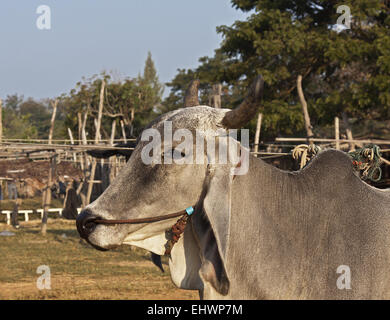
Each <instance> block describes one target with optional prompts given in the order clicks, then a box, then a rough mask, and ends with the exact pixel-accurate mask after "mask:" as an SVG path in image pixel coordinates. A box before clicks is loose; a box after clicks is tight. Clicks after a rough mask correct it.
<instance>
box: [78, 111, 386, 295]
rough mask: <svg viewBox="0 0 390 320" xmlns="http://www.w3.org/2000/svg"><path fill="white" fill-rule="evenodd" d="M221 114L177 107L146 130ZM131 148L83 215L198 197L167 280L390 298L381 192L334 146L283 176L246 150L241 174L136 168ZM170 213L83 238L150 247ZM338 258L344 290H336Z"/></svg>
mask: <svg viewBox="0 0 390 320" xmlns="http://www.w3.org/2000/svg"><path fill="white" fill-rule="evenodd" d="M228 111H229V110H224V109H219V110H216V109H212V108H208V107H201V106H199V107H194V108H186V109H182V110H176V111H173V112H171V113H168V114H166V115H164V116H162V117H160V118H159V119H157V120H156V121H154V122H153V123H151V124H150V126H151V127H154V128H157V129H159V130H162V129H161V128H162V123H163V121H165V120H171V121H172V122H173V127H174V128H173V129H174V130H176V129H178V128H189V129H191V130H195V129H199V130H205V129H217V128H218V127H220V124H221V121H222V119H223V117H224V114H225V113H226V112H228ZM142 147H143V144H142V143H141V142H140V143H139V144H138V145H137V147H136V149H135V150H134V152H133V153H132V155H131V158H130V160H129V162H128V163H127V166H126V168H124V170H123V171H122V172H121V174H120V175H119V176H118V177H117V178H116V180H115V181H114V182H113V184H112V185H110V187H109V188H107V189H106V190H105V192H104V193H103V194H102V196H101V197H99V199H97V200H96V201H95V202H93V203H92V204H91V205H89V206H88V207H87V208H86V210H85V212H86V213H85V214H84V217H85V216H88V215H94V216H99V217H103V218H105V219H131V218H142V217H153V216H156V215H162V214H169V213H172V212H177V211H179V210H183V209H184V208H186V207H188V206H189V205H193V204H194V203H197V210H196V212H195V213H194V214H193V215H192V218H191V221H190V223H189V224H188V225H187V228H186V230H185V232H184V235H183V236H182V238H181V239H180V240H179V242H178V243H177V244H176V245H175V246H174V247H173V250H172V254H171V257H170V259H169V265H170V270H171V275H172V280H173V282H174V283H175V284H176V285H177V286H179V287H181V288H183V289H190V290H199V293H200V296H201V298H205V299H214V298H218V299H376V298H379V299H383V298H387V299H388V298H390V277H389V276H388V269H389V262H390V259H389V253H390V251H389V244H390V232H389V231H390V230H389V227H390V192H389V191H382V190H378V189H375V188H373V187H371V186H369V185H367V184H366V183H364V182H362V181H361V180H360V179H359V178H358V177H357V175H356V174H355V173H354V171H353V168H352V163H351V160H350V158H349V157H348V156H347V155H345V154H344V153H342V152H339V151H334V150H330V151H324V152H322V153H320V154H319V155H318V156H317V157H316V158H315V159H314V160H313V161H312V162H311V163H310V164H309V165H308V166H307V167H306V168H304V169H303V170H301V171H299V172H293V173H291V172H284V171H281V170H279V169H277V168H274V167H272V166H270V165H268V164H266V163H265V162H263V161H262V160H260V159H258V158H254V157H252V156H251V157H250V164H249V172H248V173H247V174H246V175H243V176H236V177H235V178H234V179H233V177H232V176H231V175H230V169H231V165H207V164H205V165H155V166H153V165H152V166H146V165H144V164H143V163H142V162H141V161H140V150H141V148H142ZM176 220H177V219H170V220H167V221H162V222H157V223H152V224H143V225H117V226H104V225H98V226H97V227H96V228H95V229H93V231H91V233H90V234H89V235H88V237H87V240H88V241H89V242H90V243H91V244H93V245H94V246H95V247H97V248H104V249H110V248H112V247H115V246H117V245H120V244H123V243H125V244H130V245H138V246H140V247H142V248H144V249H146V250H149V251H152V252H154V253H155V254H158V255H161V254H163V253H164V245H165V243H166V238H165V230H166V229H168V228H169V227H170V226H172V225H173V224H174V223H175V222H176ZM79 223H81V222H80V221H79ZM342 265H345V266H348V267H349V268H350V271H351V289H350V290H347V289H344V290H340V289H338V287H337V281H338V278H339V277H340V276H342V274H338V273H337V269H338V267H339V266H342Z"/></svg>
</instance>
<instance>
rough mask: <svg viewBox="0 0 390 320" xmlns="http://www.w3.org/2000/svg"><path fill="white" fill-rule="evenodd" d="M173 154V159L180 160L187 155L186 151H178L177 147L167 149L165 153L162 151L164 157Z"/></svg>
mask: <svg viewBox="0 0 390 320" xmlns="http://www.w3.org/2000/svg"><path fill="white" fill-rule="evenodd" d="M169 156H171V157H172V159H177V160H180V159H183V158H185V157H186V153H185V152H184V151H178V150H176V149H173V150H169V151H166V152H164V153H162V158H163V159H164V158H167V157H169Z"/></svg>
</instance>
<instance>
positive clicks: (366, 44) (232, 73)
mask: <svg viewBox="0 0 390 320" xmlns="http://www.w3.org/2000/svg"><path fill="white" fill-rule="evenodd" d="M231 2H232V5H233V7H235V8H236V9H239V10H242V11H245V12H250V13H251V14H250V15H249V17H248V18H247V19H246V20H245V21H236V22H235V23H234V24H233V25H232V26H220V27H218V28H217V31H218V33H220V34H221V35H222V37H223V41H222V44H221V46H220V48H218V49H217V50H216V51H215V55H214V57H203V58H201V59H200V60H199V62H200V65H199V67H197V68H196V69H195V70H179V73H178V74H177V76H176V77H175V79H174V80H173V81H172V82H171V83H169V84H168V86H170V87H171V93H170V95H169V97H168V98H167V100H166V101H165V102H164V105H166V107H165V108H166V109H169V107H168V106H170V108H176V107H179V105H180V104H182V97H183V88H186V86H187V85H188V83H189V81H190V80H192V79H193V78H195V77H197V78H199V79H200V80H201V83H202V84H203V90H204V89H205V86H206V83H208V84H210V83H215V82H221V83H223V85H224V97H223V99H224V103H223V107H227V108H231V107H233V106H235V105H236V104H237V103H238V101H240V99H242V98H243V95H244V94H245V91H246V88H247V87H248V85H249V83H250V82H251V80H252V79H253V78H254V76H256V75H257V74H262V75H263V77H264V79H265V82H266V88H265V94H264V102H263V106H262V107H261V112H263V113H264V125H263V129H264V131H265V132H266V133H267V135H268V136H277V135H291V134H295V135H305V132H304V122H303V116H302V113H301V111H300V110H301V106H300V102H299V99H298V95H297V90H296V83H297V77H298V75H302V76H303V78H304V80H303V88H304V92H305V97H306V100H307V101H308V105H309V113H310V115H311V118H312V119H311V120H312V125H314V130H315V132H318V130H320V127H322V126H326V125H329V124H330V123H331V122H332V121H333V119H334V117H335V116H341V114H342V113H343V112H345V113H347V114H348V115H349V117H354V118H357V119H383V118H387V119H388V118H389V116H390V94H389V92H390V91H389V89H390V87H389V86H390V54H389V53H390V32H389V27H390V16H389V13H390V7H389V4H388V2H384V1H380V0H358V1H346V2H343V3H342V4H344V5H348V6H349V7H350V9H351V14H352V23H351V28H350V29H345V28H344V29H343V28H340V27H336V26H335V24H336V22H337V19H338V18H339V16H340V15H341V13H337V7H338V6H339V5H340V2H339V1H335V0H331V1H324V0H316V1H305V0H277V1H274V0H272V1H271V0H232V1H231ZM232 88H234V91H233V89H232ZM206 89H207V88H206ZM254 122H255V120H254V121H253V122H252V124H251V127H252V128H253V126H254Z"/></svg>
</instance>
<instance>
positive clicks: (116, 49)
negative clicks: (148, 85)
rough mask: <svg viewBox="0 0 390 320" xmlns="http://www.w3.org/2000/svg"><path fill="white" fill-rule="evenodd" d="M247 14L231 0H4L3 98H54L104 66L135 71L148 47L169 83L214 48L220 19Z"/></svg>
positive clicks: (0, 32)
mask: <svg viewBox="0 0 390 320" xmlns="http://www.w3.org/2000/svg"><path fill="white" fill-rule="evenodd" d="M40 5H47V6H49V7H50V10H51V29H50V30H39V29H38V27H37V25H36V23H37V19H38V17H39V16H40V15H39V14H38V13H37V12H36V11H37V8H38V7H39V6H40ZM246 16H247V15H246V14H243V13H241V12H240V11H237V10H235V9H233V8H232V7H231V3H230V0H196V1H190V0H165V1H164V0H111V1H108V0H40V1H36V0H1V2H0V98H3V99H4V98H5V97H6V95H7V94H13V93H18V94H23V95H24V96H25V97H33V98H37V99H40V98H53V97H55V96H58V95H60V94H62V93H68V92H69V90H70V89H71V88H73V87H74V86H75V84H76V82H78V81H79V80H81V77H82V76H86V77H90V76H92V75H93V74H97V73H100V72H101V71H103V70H107V71H110V70H114V72H115V73H117V74H119V75H121V76H123V77H126V76H129V77H135V76H137V74H138V73H139V72H142V70H143V66H144V62H145V59H146V57H147V52H148V51H149V50H150V51H151V52H152V56H153V59H154V61H155V63H156V68H157V71H158V74H159V77H160V81H162V82H168V81H170V80H172V78H173V77H174V76H175V74H176V73H177V72H176V71H177V69H178V68H193V67H196V66H197V65H198V59H199V58H200V57H202V56H212V55H213V52H214V50H215V49H216V48H218V46H219V44H220V42H221V40H222V38H221V36H220V35H218V34H217V32H216V27H217V26H219V25H231V24H232V23H233V22H234V21H236V20H243V19H245V17H246ZM168 91H169V88H166V89H165V95H166V94H167V93H168Z"/></svg>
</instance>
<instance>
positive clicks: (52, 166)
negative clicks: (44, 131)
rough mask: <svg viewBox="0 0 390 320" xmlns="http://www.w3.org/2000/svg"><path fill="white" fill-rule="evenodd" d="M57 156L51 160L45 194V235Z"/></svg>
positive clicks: (43, 223)
mask: <svg viewBox="0 0 390 320" xmlns="http://www.w3.org/2000/svg"><path fill="white" fill-rule="evenodd" d="M56 156H57V155H56V154H54V155H53V156H52V157H51V158H50V162H49V163H50V169H49V178H48V181H47V185H46V188H45V191H44V193H43V203H44V204H43V217H42V225H41V233H42V234H43V235H46V230H47V218H48V212H49V207H50V203H51V187H52V185H53V178H54V173H55V165H56Z"/></svg>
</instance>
